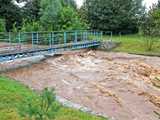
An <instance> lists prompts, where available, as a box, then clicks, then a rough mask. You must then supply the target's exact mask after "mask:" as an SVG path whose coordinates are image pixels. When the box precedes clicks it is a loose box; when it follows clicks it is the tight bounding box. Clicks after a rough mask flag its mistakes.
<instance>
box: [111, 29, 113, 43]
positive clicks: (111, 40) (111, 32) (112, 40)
mask: <svg viewBox="0 0 160 120" xmlns="http://www.w3.org/2000/svg"><path fill="white" fill-rule="evenodd" d="M112 38H113V32H112V31H111V42H112V41H113V40H112Z"/></svg>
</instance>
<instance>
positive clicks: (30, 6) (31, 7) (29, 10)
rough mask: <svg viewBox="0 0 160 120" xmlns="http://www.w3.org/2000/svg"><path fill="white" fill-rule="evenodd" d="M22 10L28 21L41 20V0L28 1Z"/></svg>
mask: <svg viewBox="0 0 160 120" xmlns="http://www.w3.org/2000/svg"><path fill="white" fill-rule="evenodd" d="M22 9H23V13H24V15H25V16H26V19H27V20H28V21H38V20H39V19H40V14H39V13H40V0H30V1H27V3H26V4H25V6H24V7H23V8H22Z"/></svg>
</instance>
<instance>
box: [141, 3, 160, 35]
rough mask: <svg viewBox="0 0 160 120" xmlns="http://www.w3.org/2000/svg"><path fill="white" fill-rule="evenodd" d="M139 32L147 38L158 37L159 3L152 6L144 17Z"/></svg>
mask: <svg viewBox="0 0 160 120" xmlns="http://www.w3.org/2000/svg"><path fill="white" fill-rule="evenodd" d="M141 30H142V32H143V33H144V34H145V35H148V36H160V31H159V30H160V1H158V4H154V5H153V6H152V7H151V9H150V10H149V12H148V13H147V14H146V15H145V17H144V19H143V22H142V25H141Z"/></svg>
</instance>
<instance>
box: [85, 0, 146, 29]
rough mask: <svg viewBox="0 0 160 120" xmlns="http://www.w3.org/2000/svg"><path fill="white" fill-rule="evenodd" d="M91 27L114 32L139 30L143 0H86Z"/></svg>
mask: <svg viewBox="0 0 160 120" xmlns="http://www.w3.org/2000/svg"><path fill="white" fill-rule="evenodd" d="M84 6H85V10H86V14H87V17H88V21H89V22H90V23H91V28H93V29H99V30H103V31H113V32H120V31H122V32H137V31H138V26H137V24H138V20H139V18H140V16H141V15H142V14H143V12H144V7H143V6H142V0H86V1H85V5H84Z"/></svg>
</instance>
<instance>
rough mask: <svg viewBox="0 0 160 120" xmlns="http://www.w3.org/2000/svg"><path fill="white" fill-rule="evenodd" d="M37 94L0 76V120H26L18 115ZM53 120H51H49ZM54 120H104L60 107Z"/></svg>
mask: <svg viewBox="0 0 160 120" xmlns="http://www.w3.org/2000/svg"><path fill="white" fill-rule="evenodd" d="M38 97H39V96H38V94H37V93H35V92H33V91H32V90H30V89H29V88H27V87H25V86H23V85H21V84H20V83H18V82H15V81H13V80H10V79H9V78H6V77H4V76H0V120H28V119H27V118H25V117H22V116H21V115H20V114H21V113H22V112H23V111H25V110H20V108H23V106H25V105H26V103H25V102H24V101H26V100H28V99H33V100H36V99H37V98H38ZM51 120H53V119H51ZM55 120H104V119H102V118H98V117H95V116H91V115H88V114H86V113H83V112H80V111H77V110H73V109H68V108H65V107H62V106H61V107H60V109H59V110H58V112H57V113H56V115H55Z"/></svg>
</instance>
